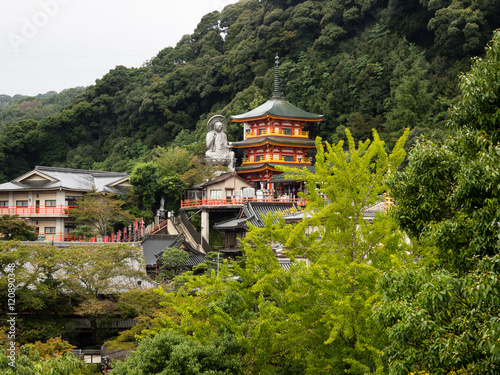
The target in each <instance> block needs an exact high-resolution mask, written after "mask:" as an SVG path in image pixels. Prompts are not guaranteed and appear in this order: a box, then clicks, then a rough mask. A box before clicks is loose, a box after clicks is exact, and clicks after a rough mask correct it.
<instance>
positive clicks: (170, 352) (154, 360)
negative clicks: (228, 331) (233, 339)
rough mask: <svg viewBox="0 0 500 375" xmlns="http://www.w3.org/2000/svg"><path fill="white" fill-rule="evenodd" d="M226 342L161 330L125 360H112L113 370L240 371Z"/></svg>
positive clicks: (216, 374) (120, 374)
mask: <svg viewBox="0 0 500 375" xmlns="http://www.w3.org/2000/svg"><path fill="white" fill-rule="evenodd" d="M231 349H232V348H231V347H230V346H229V345H227V344H225V343H224V342H219V343H213V344H208V345H207V344H202V343H200V342H198V341H197V340H196V339H194V338H192V337H190V336H187V335H182V334H179V333H176V332H174V331H171V330H164V331H162V332H159V333H158V334H156V335H155V336H154V337H151V338H146V339H144V340H142V341H141V343H140V345H139V347H138V348H137V351H135V352H134V353H133V354H131V355H129V356H128V357H127V358H126V359H125V361H124V362H116V363H114V364H113V374H117V375H127V374H130V375H132V374H151V375H153V374H179V375H192V374H198V375H223V374H235V375H236V374H239V373H240V369H241V364H240V363H239V361H238V360H237V358H234V357H233V356H230V355H228V354H231Z"/></svg>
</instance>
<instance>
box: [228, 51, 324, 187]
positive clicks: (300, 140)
mask: <svg viewBox="0 0 500 375" xmlns="http://www.w3.org/2000/svg"><path fill="white" fill-rule="evenodd" d="M322 117H323V115H316V114H314V113H309V112H306V111H304V110H302V109H300V108H298V107H296V106H294V105H293V104H290V103H289V102H288V101H286V100H285V99H284V98H283V97H282V96H281V92H280V87H279V58H278V56H276V67H275V80H274V93H273V96H272V97H271V99H269V100H268V101H267V102H265V103H264V104H262V105H260V106H259V107H257V108H255V109H253V110H251V111H250V112H247V113H244V114H241V115H237V116H232V120H233V121H234V122H241V123H243V126H244V139H243V141H241V142H233V147H234V148H241V149H243V152H244V157H243V160H242V164H241V166H239V167H237V168H236V171H237V172H238V174H239V175H240V176H241V177H243V178H244V179H246V180H247V181H249V182H253V183H254V186H256V187H257V188H261V189H273V186H272V184H271V183H270V181H271V179H272V177H273V176H274V175H276V174H280V173H282V172H281V171H278V170H277V169H276V167H277V166H287V167H295V168H302V167H307V166H311V161H310V159H309V158H308V157H307V155H308V150H310V149H314V148H315V143H314V140H312V139H309V132H306V131H303V128H304V125H305V124H306V123H307V122H317V121H321V120H322Z"/></svg>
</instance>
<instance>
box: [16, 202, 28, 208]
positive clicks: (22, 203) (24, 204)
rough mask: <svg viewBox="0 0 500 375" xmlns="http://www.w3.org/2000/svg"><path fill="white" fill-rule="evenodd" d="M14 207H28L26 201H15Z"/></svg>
mask: <svg viewBox="0 0 500 375" xmlns="http://www.w3.org/2000/svg"><path fill="white" fill-rule="evenodd" d="M16 207H28V201H16Z"/></svg>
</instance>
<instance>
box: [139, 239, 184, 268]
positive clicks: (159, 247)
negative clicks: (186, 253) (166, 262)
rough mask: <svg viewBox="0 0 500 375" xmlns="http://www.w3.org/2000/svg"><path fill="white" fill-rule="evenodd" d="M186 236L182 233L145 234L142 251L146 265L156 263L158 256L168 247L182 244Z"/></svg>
mask: <svg viewBox="0 0 500 375" xmlns="http://www.w3.org/2000/svg"><path fill="white" fill-rule="evenodd" d="M183 242H184V236H183V235H182V234H162V235H154V236H150V235H148V236H145V237H144V239H143V241H142V252H143V254H144V258H145V260H146V265H151V264H156V263H157V259H158V257H159V256H160V255H161V253H162V251H163V250H164V249H166V248H167V247H176V248H178V247H179V246H181V245H182V243H183Z"/></svg>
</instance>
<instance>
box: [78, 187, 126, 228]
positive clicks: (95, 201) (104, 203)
mask: <svg viewBox="0 0 500 375" xmlns="http://www.w3.org/2000/svg"><path fill="white" fill-rule="evenodd" d="M124 204H125V202H123V201H120V200H118V199H115V196H114V194H103V193H98V192H95V191H94V192H92V193H87V194H85V195H84V197H83V199H82V200H80V201H79V202H78V206H76V207H74V208H72V209H71V210H70V212H69V213H70V216H72V217H74V218H75V221H76V222H77V223H85V224H89V225H91V226H92V227H93V228H94V229H95V230H96V231H97V232H98V233H99V234H100V235H101V237H105V236H106V235H107V234H108V233H109V231H110V229H111V227H112V226H113V225H114V224H117V223H124V224H128V223H130V222H132V221H133V220H134V219H135V217H134V216H132V215H131V214H129V213H128V212H127V211H125V210H124V209H123V208H122V206H123V205H124Z"/></svg>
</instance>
